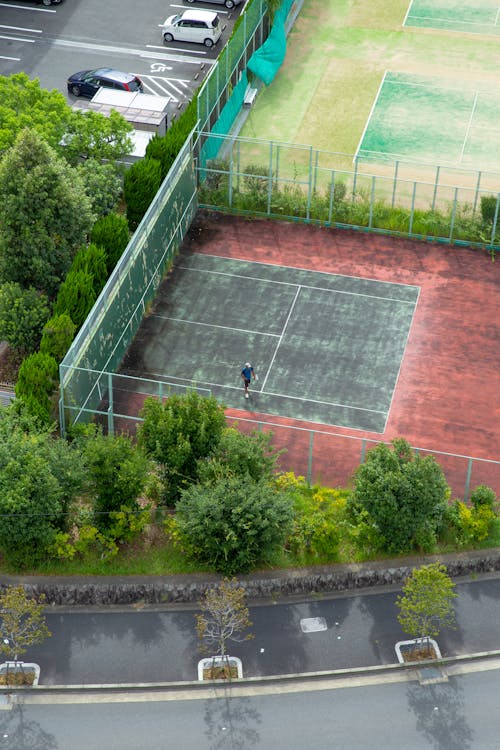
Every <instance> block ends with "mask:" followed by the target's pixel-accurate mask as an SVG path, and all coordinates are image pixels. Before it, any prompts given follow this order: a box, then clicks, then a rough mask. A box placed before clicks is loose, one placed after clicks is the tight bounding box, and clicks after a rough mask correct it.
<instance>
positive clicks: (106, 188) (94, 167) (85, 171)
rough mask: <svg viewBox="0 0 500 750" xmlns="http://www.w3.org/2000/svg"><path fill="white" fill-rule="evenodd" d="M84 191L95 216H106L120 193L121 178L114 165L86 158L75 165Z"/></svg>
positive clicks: (114, 205) (118, 198)
mask: <svg viewBox="0 0 500 750" xmlns="http://www.w3.org/2000/svg"><path fill="white" fill-rule="evenodd" d="M77 171H78V174H79V175H80V177H81V178H82V182H83V185H84V186H85V192H86V193H87V195H88V197H89V198H90V202H91V205H92V212H93V213H94V215H95V216H106V215H107V214H109V212H110V211H113V210H114V209H115V208H116V206H117V205H118V202H119V200H120V195H121V193H122V179H121V176H120V173H119V171H118V170H117V168H116V166H115V165H114V164H111V163H107V164H101V163H100V162H98V161H97V160H96V159H87V160H86V161H84V162H83V163H82V164H79V165H78V167H77Z"/></svg>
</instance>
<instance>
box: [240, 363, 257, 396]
mask: <svg viewBox="0 0 500 750" xmlns="http://www.w3.org/2000/svg"><path fill="white" fill-rule="evenodd" d="M252 378H253V379H254V380H257V378H256V376H255V372H254V369H253V367H252V365H251V364H250V362H246V363H245V367H244V368H243V370H242V371H241V379H242V380H243V382H244V384H245V398H248V397H249V395H250V394H249V393H248V386H249V385H250V381H251V380H252Z"/></svg>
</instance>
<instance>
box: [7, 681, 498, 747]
mask: <svg viewBox="0 0 500 750" xmlns="http://www.w3.org/2000/svg"><path fill="white" fill-rule="evenodd" d="M499 677H500V672H499V671H486V672H478V673H469V674H464V675H460V676H457V677H451V678H450V679H449V681H448V682H446V683H441V684H436V685H420V684H419V683H418V682H416V681H404V682H397V683H388V682H386V683H381V684H377V685H361V686H357V687H355V686H352V687H340V688H337V689H319V690H314V691H312V692H311V691H307V690H304V689H302V690H300V691H299V692H283V693H281V692H276V693H274V694H256V695H255V694H254V695H252V694H249V695H245V696H242V697H236V696H232V695H231V691H230V689H225V688H220V689H214V690H213V692H212V695H211V696H209V697H207V696H205V697H203V698H202V697H198V698H194V699H192V700H165V701H161V700H157V699H155V698H154V696H149V698H148V697H147V696H144V695H141V696H132V695H130V696H128V697H125V698H122V699H121V700H120V702H115V700H113V698H112V696H104V697H98V698H94V700H97V701H98V702H94V703H88V702H86V703H84V704H78V703H74V702H72V699H71V697H69V698H68V701H69V703H67V702H66V700H65V703H64V704H54V703H53V700H54V698H53V697H51V696H49V697H48V698H47V699H46V701H45V702H44V703H43V705H30V704H28V705H21V706H14V707H13V708H12V709H11V710H4V711H0V747H1V748H5V750H35V749H36V750H68V748H71V750H88V749H89V748H92V750H101V749H102V750H104V749H105V750H168V749H169V748H172V749H174V748H175V750H200V748H203V750H271V748H272V750H371V749H372V748H373V750H380V749H381V748H383V750H425V749H426V748H432V749H433V750H469V749H470V750H498V747H499V740H498V684H499ZM28 700H30V698H28ZM73 700H76V699H73Z"/></svg>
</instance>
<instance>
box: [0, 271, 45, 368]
mask: <svg viewBox="0 0 500 750" xmlns="http://www.w3.org/2000/svg"><path fill="white" fill-rule="evenodd" d="M49 314H50V312H49V305H48V300H47V297H46V296H45V295H44V294H39V293H38V292H37V291H36V289H31V288H30V289H23V287H22V286H20V284H17V283H16V282H14V281H11V282H7V283H5V284H2V285H1V286H0V339H1V340H2V341H7V342H8V343H9V344H10V346H12V347H13V348H14V349H17V350H18V351H19V352H21V353H22V354H29V353H31V352H33V351H35V349H36V348H37V347H38V345H39V343H40V339H41V336H42V329H43V327H44V325H45V323H46V322H47V319H48V317H49Z"/></svg>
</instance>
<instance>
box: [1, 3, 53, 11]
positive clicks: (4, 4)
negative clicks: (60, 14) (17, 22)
mask: <svg viewBox="0 0 500 750" xmlns="http://www.w3.org/2000/svg"><path fill="white" fill-rule="evenodd" d="M0 7H1V8H15V9H16V10H30V11H32V12H33V11H38V13H57V11H56V10H55V9H54V8H33V7H32V6H29V5H11V4H10V3H0Z"/></svg>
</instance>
